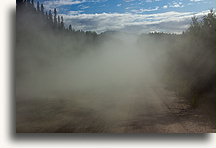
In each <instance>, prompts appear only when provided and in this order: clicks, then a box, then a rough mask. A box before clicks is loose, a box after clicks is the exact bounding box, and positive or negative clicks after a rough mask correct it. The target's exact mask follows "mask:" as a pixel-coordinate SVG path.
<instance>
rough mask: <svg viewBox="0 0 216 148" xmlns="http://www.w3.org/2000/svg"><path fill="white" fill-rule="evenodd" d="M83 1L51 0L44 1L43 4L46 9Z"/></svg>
mask: <svg viewBox="0 0 216 148" xmlns="http://www.w3.org/2000/svg"><path fill="white" fill-rule="evenodd" d="M83 2H84V1H80V0H53V1H44V2H43V4H44V6H45V8H46V9H54V8H58V7H60V6H65V5H75V4H81V3H83Z"/></svg>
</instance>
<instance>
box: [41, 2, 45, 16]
mask: <svg viewBox="0 0 216 148" xmlns="http://www.w3.org/2000/svg"><path fill="white" fill-rule="evenodd" d="M41 13H42V14H44V6H43V4H41Z"/></svg>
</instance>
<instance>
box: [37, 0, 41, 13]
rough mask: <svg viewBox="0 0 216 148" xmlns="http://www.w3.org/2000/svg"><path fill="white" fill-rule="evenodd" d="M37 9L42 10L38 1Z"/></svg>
mask: <svg viewBox="0 0 216 148" xmlns="http://www.w3.org/2000/svg"><path fill="white" fill-rule="evenodd" d="M37 11H38V12H39V11H40V3H39V2H38V1H37Z"/></svg>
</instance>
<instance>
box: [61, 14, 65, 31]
mask: <svg viewBox="0 0 216 148" xmlns="http://www.w3.org/2000/svg"><path fill="white" fill-rule="evenodd" d="M61 29H64V19H63V16H61Z"/></svg>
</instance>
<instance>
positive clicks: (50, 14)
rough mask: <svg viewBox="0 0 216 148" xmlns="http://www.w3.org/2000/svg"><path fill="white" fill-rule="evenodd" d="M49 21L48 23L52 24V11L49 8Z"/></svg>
mask: <svg viewBox="0 0 216 148" xmlns="http://www.w3.org/2000/svg"><path fill="white" fill-rule="evenodd" d="M49 22H50V24H53V17H52V11H51V10H49Z"/></svg>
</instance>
